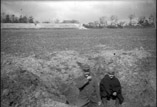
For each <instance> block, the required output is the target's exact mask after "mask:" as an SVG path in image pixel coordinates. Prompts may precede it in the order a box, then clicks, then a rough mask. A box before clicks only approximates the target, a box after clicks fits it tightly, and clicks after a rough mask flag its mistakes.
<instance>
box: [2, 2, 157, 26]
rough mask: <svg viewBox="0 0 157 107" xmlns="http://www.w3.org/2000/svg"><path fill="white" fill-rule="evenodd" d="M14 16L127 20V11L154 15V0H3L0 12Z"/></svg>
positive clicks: (83, 20) (83, 21)
mask: <svg viewBox="0 0 157 107" xmlns="http://www.w3.org/2000/svg"><path fill="white" fill-rule="evenodd" d="M3 12H5V13H7V14H15V15H16V16H20V15H25V16H33V17H34V19H35V20H38V21H40V22H43V21H53V20H55V19H59V20H72V19H75V20H78V21H79V22H81V23H88V22H92V21H98V20H99V18H100V17H102V16H105V17H107V18H108V19H109V18H110V16H111V15H116V16H118V19H119V20H128V16H129V15H130V14H134V15H135V16H136V17H140V16H146V17H149V16H150V15H151V14H153V15H154V16H156V0H105V1H101V0H99V1H94V0H92V1H86V0H85V1H81V0H79V1H72V0H71V1H65V0H59V1H37V0H36V1H35V0H34V1H33V0H32V1H31V0H28V1H27V0H25V1H19V0H12V1H10V0H2V1H1V13H3Z"/></svg>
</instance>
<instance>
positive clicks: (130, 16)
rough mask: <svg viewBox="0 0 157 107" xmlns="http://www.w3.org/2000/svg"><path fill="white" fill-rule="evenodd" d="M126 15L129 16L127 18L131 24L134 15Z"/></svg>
mask: <svg viewBox="0 0 157 107" xmlns="http://www.w3.org/2000/svg"><path fill="white" fill-rule="evenodd" d="M128 17H129V20H130V23H129V25H132V20H133V19H134V18H135V15H133V14H130V15H129V16H128Z"/></svg>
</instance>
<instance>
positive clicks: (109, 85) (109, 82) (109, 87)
mask: <svg viewBox="0 0 157 107" xmlns="http://www.w3.org/2000/svg"><path fill="white" fill-rule="evenodd" d="M113 92H117V96H116V97H114V96H113V95H112V94H113ZM100 96H101V98H107V99H108V100H109V99H110V98H112V99H115V98H118V99H119V102H120V104H122V103H123V101H124V98H123V96H122V91H121V84H120V82H119V80H118V79H117V78H116V77H115V76H114V77H113V78H112V79H111V78H110V77H109V76H108V75H105V76H104V78H103V79H102V80H101V82H100Z"/></svg>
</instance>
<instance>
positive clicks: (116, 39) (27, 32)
mask: <svg viewBox="0 0 157 107" xmlns="http://www.w3.org/2000/svg"><path fill="white" fill-rule="evenodd" d="M97 45H106V46H109V47H113V48H114V49H124V50H131V49H134V48H139V47H143V48H144V49H146V50H148V51H151V52H156V31H155V29H95V30H77V29H58V30H57V29H56V30H52V29H34V30H32V29H19V30H14V29H13V30H12V29H10V30H9V29H7V30H2V32H1V52H6V53H11V54H15V53H24V54H28V55H29V54H30V53H41V52H45V51H49V52H53V51H56V50H65V49H68V50H77V51H83V50H88V49H89V50H90V49H91V48H93V47H95V46H97Z"/></svg>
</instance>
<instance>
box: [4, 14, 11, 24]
mask: <svg viewBox="0 0 157 107" xmlns="http://www.w3.org/2000/svg"><path fill="white" fill-rule="evenodd" d="M10 22H11V20H10V15H9V14H7V15H6V19H5V23H10Z"/></svg>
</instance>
